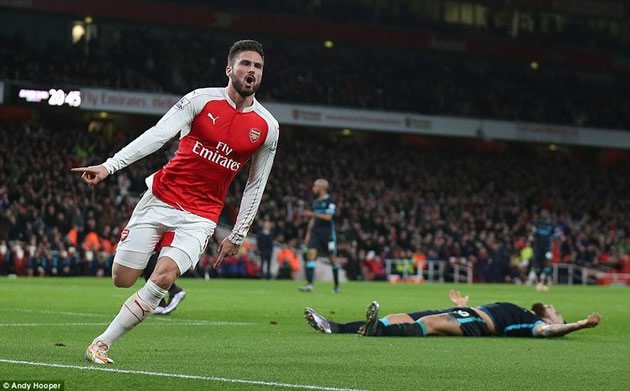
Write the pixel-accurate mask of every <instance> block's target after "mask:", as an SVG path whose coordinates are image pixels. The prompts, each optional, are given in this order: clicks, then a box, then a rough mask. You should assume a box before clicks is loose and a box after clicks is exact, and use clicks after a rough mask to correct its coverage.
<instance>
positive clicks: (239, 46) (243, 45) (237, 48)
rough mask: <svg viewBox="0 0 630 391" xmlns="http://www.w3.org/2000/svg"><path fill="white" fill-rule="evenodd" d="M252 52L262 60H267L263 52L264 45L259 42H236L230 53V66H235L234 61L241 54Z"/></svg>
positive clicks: (251, 40) (248, 40) (250, 40)
mask: <svg viewBox="0 0 630 391" xmlns="http://www.w3.org/2000/svg"><path fill="white" fill-rule="evenodd" d="M246 51H252V52H256V53H258V54H260V57H262V59H263V60H264V59H265V53H264V52H263V47H262V44H261V43H260V42H258V41H254V40H253V39H243V40H240V41H236V42H234V44H233V45H232V47H231V48H230V51H229V52H228V58H227V60H228V65H230V66H231V65H234V61H236V56H237V55H238V54H239V53H240V52H246Z"/></svg>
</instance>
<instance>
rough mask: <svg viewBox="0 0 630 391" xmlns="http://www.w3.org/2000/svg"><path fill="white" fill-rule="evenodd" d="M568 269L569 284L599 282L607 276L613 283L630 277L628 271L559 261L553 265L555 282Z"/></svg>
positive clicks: (555, 282)
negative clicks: (599, 268)
mask: <svg viewBox="0 0 630 391" xmlns="http://www.w3.org/2000/svg"><path fill="white" fill-rule="evenodd" d="M562 271H566V280H567V284H568V285H573V284H582V285H588V284H597V279H598V278H601V277H607V278H610V279H611V283H621V282H625V281H628V280H629V279H630V274H628V273H611V272H606V271H602V270H597V269H591V268H588V267H584V266H579V265H573V264H570V263H557V264H555V265H553V274H552V277H553V282H554V284H557V283H558V281H559V280H560V273H561V272H562Z"/></svg>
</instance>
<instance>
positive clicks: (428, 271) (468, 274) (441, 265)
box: [385, 259, 473, 284]
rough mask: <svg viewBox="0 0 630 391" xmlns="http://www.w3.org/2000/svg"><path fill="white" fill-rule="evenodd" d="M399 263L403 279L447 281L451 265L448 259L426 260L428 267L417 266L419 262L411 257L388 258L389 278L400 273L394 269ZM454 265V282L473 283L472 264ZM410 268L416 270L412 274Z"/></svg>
mask: <svg viewBox="0 0 630 391" xmlns="http://www.w3.org/2000/svg"><path fill="white" fill-rule="evenodd" d="M398 264H402V275H400V277H401V278H402V279H403V280H407V279H409V277H416V279H419V280H424V281H428V282H445V281H446V272H447V271H448V267H449V265H450V264H449V262H447V261H441V260H432V261H426V267H424V268H417V267H416V264H417V262H416V261H414V260H411V259H386V260H385V273H387V277H388V279H389V277H390V276H392V275H398V274H397V273H394V272H393V271H392V270H393V269H394V268H395V266H396V265H398ZM452 267H453V282H454V283H460V282H466V283H468V284H472V282H473V270H472V266H471V265H459V264H453V265H452ZM410 270H414V272H413V273H411V274H410V273H409V272H410Z"/></svg>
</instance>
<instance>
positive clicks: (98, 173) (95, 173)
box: [71, 164, 109, 186]
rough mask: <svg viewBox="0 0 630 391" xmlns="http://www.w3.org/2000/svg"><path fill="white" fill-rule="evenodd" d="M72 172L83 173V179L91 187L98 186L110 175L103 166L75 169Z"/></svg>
mask: <svg viewBox="0 0 630 391" xmlns="http://www.w3.org/2000/svg"><path fill="white" fill-rule="evenodd" d="M71 171H72V172H80V173H82V175H81V178H83V181H85V183H87V184H88V185H90V186H94V185H96V184H97V183H99V182H101V181H102V180H103V179H105V178H107V176H108V175H109V171H107V168H105V166H104V165H102V164H101V165H98V166H88V167H75V168H73V169H71Z"/></svg>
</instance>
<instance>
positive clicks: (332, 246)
mask: <svg viewBox="0 0 630 391" xmlns="http://www.w3.org/2000/svg"><path fill="white" fill-rule="evenodd" d="M308 248H312V249H315V250H317V254H318V255H330V254H333V255H334V254H337V243H336V242H335V241H334V240H333V239H332V235H331V234H330V233H329V232H317V231H314V232H313V233H312V234H311V239H310V240H309V241H308Z"/></svg>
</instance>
